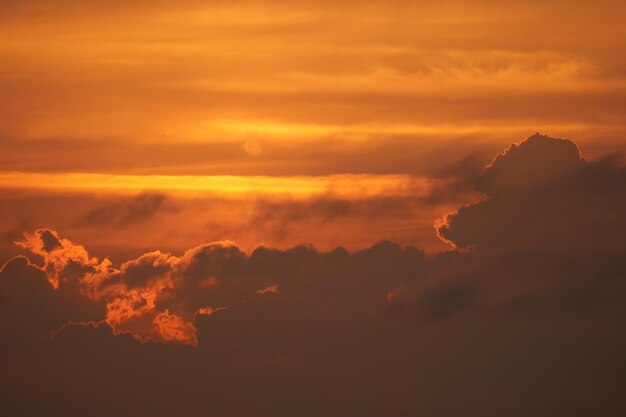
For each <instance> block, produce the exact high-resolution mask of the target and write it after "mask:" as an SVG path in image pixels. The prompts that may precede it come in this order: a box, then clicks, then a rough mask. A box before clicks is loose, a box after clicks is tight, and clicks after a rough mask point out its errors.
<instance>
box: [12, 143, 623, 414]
mask: <svg viewBox="0 0 626 417" xmlns="http://www.w3.org/2000/svg"><path fill="white" fill-rule="evenodd" d="M467 173H468V175H467V177H466V178H465V180H464V181H462V180H460V181H461V182H462V183H463V184H464V186H463V188H464V189H465V188H467V186H468V185H469V184H473V185H474V187H475V188H476V189H477V190H478V191H480V192H482V193H483V194H484V199H483V200H482V201H480V202H476V203H473V204H470V205H468V206H464V207H461V208H459V209H458V210H457V211H455V212H452V213H449V214H448V215H447V216H445V217H444V219H442V220H441V221H439V222H437V233H439V235H440V236H441V237H442V238H443V239H445V240H446V241H448V242H449V243H450V244H451V245H453V247H452V248H451V250H449V251H447V252H442V253H439V254H437V255H435V256H426V255H425V254H424V253H423V252H422V251H420V250H419V249H417V248H414V247H401V246H399V245H397V244H395V243H393V242H388V241H385V242H380V243H378V244H376V245H374V246H372V247H370V248H368V249H364V250H361V251H356V252H353V253H350V252H348V251H346V250H345V249H342V248H337V249H335V250H333V251H330V252H320V251H318V250H316V249H315V248H313V247H311V246H304V245H303V246H297V247H294V248H291V249H288V250H278V249H271V248H267V247H262V246H261V247H258V248H256V249H255V250H254V251H252V252H251V253H249V254H248V253H245V252H244V251H242V250H241V249H240V248H239V247H238V246H237V245H236V244H234V243H232V242H227V241H223V242H214V243H208V244H203V245H199V246H197V247H195V248H191V249H189V250H187V251H185V252H184V253H183V254H182V255H180V256H174V255H171V254H168V253H164V252H161V251H153V252H148V253H145V254H143V255H141V256H139V257H136V258H135V259H130V260H128V261H126V262H124V263H122V264H121V265H120V266H119V267H116V266H115V265H113V264H112V263H111V262H110V261H109V260H107V259H104V260H100V259H97V258H96V257H94V256H91V255H90V254H89V253H88V252H87V250H86V249H85V248H84V247H82V246H80V245H77V244H75V243H73V242H71V241H69V240H68V239H65V238H63V237H62V236H60V235H59V234H58V233H57V232H56V231H54V230H50V229H38V230H36V231H35V232H33V233H31V234H26V235H25V237H24V239H23V240H22V241H21V242H19V245H21V246H22V247H23V248H25V249H27V250H29V251H30V252H32V253H33V254H34V255H35V256H36V258H34V259H32V260H29V259H28V258H26V257H24V256H18V257H15V258H13V259H11V260H9V261H8V262H6V263H5V264H4V266H3V267H2V269H1V270H0V288H1V292H0V297H1V298H0V299H1V303H0V307H1V309H2V314H0V323H1V325H2V332H3V334H5V335H6V336H5V339H6V343H3V345H2V347H1V348H0V349H1V351H0V354H1V355H2V357H4V358H12V359H11V360H10V361H6V363H5V366H4V369H5V371H4V372H3V376H2V377H0V381H1V384H2V385H1V387H2V394H1V395H2V401H1V402H0V403H1V404H3V405H2V406H1V407H2V408H3V411H6V412H5V414H7V415H15V414H20V413H21V414H28V413H31V414H32V413H36V414H37V415H55V412H57V413H58V412H59V411H61V410H62V411H64V414H66V415H83V414H84V413H86V412H88V410H91V409H90V408H89V407H90V405H92V404H93V403H95V402H97V403H98V404H99V405H100V407H99V408H98V410H96V411H90V414H91V415H96V416H99V415H110V413H113V412H116V413H117V414H121V415H129V416H130V415H148V414H149V415H171V414H172V413H178V414H180V413H182V414H185V415H205V414H207V413H217V414H220V415H227V416H229V415H232V416H235V415H254V416H290V415H294V414H296V415H304V416H309V415H310V416H314V415H333V416H335V415H336V416H346V415H348V416H350V415H358V416H367V415H371V416H374V415H394V416H404V415H406V416H408V415H418V414H424V415H431V416H457V415H467V416H473V415H476V416H481V417H484V416H494V417H495V416H502V415H520V416H522V415H533V416H546V417H547V416H554V415H568V416H581V417H582V416H587V415H590V414H598V415H603V416H618V415H622V414H623V412H624V411H626V400H625V399H624V397H623V395H622V394H623V389H624V388H625V387H626V379H625V377H624V375H626V363H625V362H624V361H623V359H622V356H623V351H624V349H625V348H626V336H625V335H624V332H623V322H624V319H625V318H626V309H625V308H624V301H625V300H626V287H625V285H624V278H625V277H626V264H625V263H624V256H625V255H626V251H625V249H624V244H623V242H622V240H623V236H625V235H626V221H625V220H626V218H625V213H626V170H625V169H624V167H622V166H620V165H618V164H616V163H615V162H614V161H612V160H610V159H606V160H600V161H591V162H589V161H586V160H584V159H583V158H582V157H581V155H580V153H579V151H578V148H577V147H576V145H575V144H574V143H572V142H571V141H567V140H561V139H554V138H550V137H547V136H541V135H534V136H531V137H530V138H528V139H527V140H526V141H524V142H521V143H520V144H516V145H512V146H511V147H510V148H509V149H508V150H506V151H505V152H504V153H502V154H500V155H498V156H497V157H496V158H495V159H494V160H493V162H492V163H491V164H490V165H488V166H487V167H486V168H485V170H484V172H482V173H477V172H476V171H475V170H473V169H471V170H468V171H467ZM333 207H334V206H333ZM333 207H330V208H329V210H331V211H332V210H334V209H335V208H333ZM339 208H340V209H341V206H339ZM137 341H139V342H143V343H137ZM145 342H158V343H145ZM181 345H189V346H194V347H182V346H181ZM76 381H80V382H79V383H77V382H76ZM26 398H29V400H28V401H27V400H26ZM52 398H54V399H55V401H54V403H55V406H56V407H58V409H54V408H46V405H47V404H49V402H50V399H52ZM530 399H532V400H530ZM120 410H122V411H121V412H120Z"/></svg>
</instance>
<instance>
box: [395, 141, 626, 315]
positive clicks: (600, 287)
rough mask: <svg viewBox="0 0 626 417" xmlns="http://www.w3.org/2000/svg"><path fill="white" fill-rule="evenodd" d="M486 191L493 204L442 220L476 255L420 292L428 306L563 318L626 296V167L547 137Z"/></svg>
mask: <svg viewBox="0 0 626 417" xmlns="http://www.w3.org/2000/svg"><path fill="white" fill-rule="evenodd" d="M476 187H477V188H478V189H479V190H481V191H482V192H483V193H485V195H486V198H485V200H483V201H480V202H477V203H474V204H470V205H468V206H464V207H461V208H460V209H458V210H457V211H455V212H452V213H449V214H447V215H446V216H445V217H444V218H443V219H441V220H439V221H438V222H436V228H437V233H438V234H439V236H440V237H441V238H442V239H443V240H444V241H446V242H448V243H450V245H452V246H453V247H454V248H460V249H461V250H462V251H466V255H465V256H464V257H463V258H462V259H463V261H462V262H461V264H460V265H459V264H456V265H452V264H448V265H443V266H442V267H440V268H438V269H437V270H436V272H435V273H433V274H432V275H431V276H429V277H428V278H427V279H425V280H423V281H421V282H419V283H417V284H415V285H414V286H413V287H412V290H411V291H409V292H412V295H411V296H410V297H416V298H417V300H419V301H418V305H419V308H421V309H422V310H425V311H430V312H433V313H436V312H445V313H446V314H448V313H454V312H460V311H464V310H474V311H476V310H481V309H483V310H484V309H487V310H489V309H496V310H498V311H501V312H509V313H510V312H540V313H549V312H553V313H555V312H563V311H581V310H585V309H590V308H595V307H598V306H601V305H603V304H606V303H615V302H619V297H621V296H624V295H625V294H623V290H621V289H620V288H621V285H622V284H621V282H622V280H623V276H624V272H625V271H626V270H625V268H624V266H623V265H622V262H620V259H621V258H623V255H624V250H623V242H622V239H623V236H624V235H625V233H626V224H625V222H624V213H626V170H625V169H624V167H620V166H618V165H615V164H614V163H613V162H612V161H611V160H607V159H605V160H599V161H591V162H588V161H586V160H584V159H583V158H582V157H581V156H580V153H579V150H578V148H577V147H576V145H575V144H574V143H573V142H571V141H568V140H563V139H554V138H550V137H548V136H542V135H539V134H537V135H533V136H531V137H529V138H528V139H526V140H525V141H523V142H521V143H519V144H514V145H512V146H511V147H510V148H509V149H507V150H506V151H505V152H503V153H502V154H499V155H498V156H497V157H496V158H495V159H494V160H493V162H492V163H491V164H489V165H488V166H487V167H486V168H485V171H484V174H483V175H482V176H481V177H480V178H478V179H477V182H476ZM618 294H619V295H618ZM410 297H409V298H410ZM397 298H398V297H396V299H397Z"/></svg>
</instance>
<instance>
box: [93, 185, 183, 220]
mask: <svg viewBox="0 0 626 417" xmlns="http://www.w3.org/2000/svg"><path fill="white" fill-rule="evenodd" d="M167 203H168V200H167V196H166V195H165V194H161V193H153V192H143V193H140V194H137V195H136V196H133V197H132V198H130V199H128V200H124V201H118V202H114V203H111V204H108V205H105V206H101V207H96V208H94V209H91V210H90V211H89V212H87V213H86V214H85V216H84V218H83V220H84V222H85V223H87V224H89V225H99V226H102V225H111V226H127V225H129V224H132V223H137V222H143V221H146V220H148V219H150V218H152V217H154V216H155V215H156V214H157V213H158V212H159V211H163V210H167V209H168V208H169V209H170V210H171V209H173V207H168V205H167Z"/></svg>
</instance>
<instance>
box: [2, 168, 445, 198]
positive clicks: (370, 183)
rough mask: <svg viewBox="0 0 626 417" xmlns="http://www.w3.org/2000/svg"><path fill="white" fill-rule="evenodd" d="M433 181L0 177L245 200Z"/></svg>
mask: <svg viewBox="0 0 626 417" xmlns="http://www.w3.org/2000/svg"><path fill="white" fill-rule="evenodd" d="M432 182H433V181H432V180H428V179H415V178H413V177H411V176H408V175H366V174H361V175H359V174H343V175H339V174H338V175H329V176H315V177H307V176H297V177H268V176H249V177H244V176H232V175H214V176H199V175H197V176H193V175H111V174H83V173H75V174H39V173H16V172H8V173H7V172H5V173H2V172H0V188H35V189H45V190H74V191H114V192H116V193H118V192H120V193H136V192H138V191H146V190H156V191H172V192H206V193H218V194H245V195H266V194H267V195H273V194H277V195H282V196H287V195H293V196H311V195H325V194H328V193H332V194H333V195H337V196H346V197H350V196H352V197H367V196H377V195H413V196H417V195H419V194H420V193H424V192H426V191H428V189H429V187H430V186H431V184H432Z"/></svg>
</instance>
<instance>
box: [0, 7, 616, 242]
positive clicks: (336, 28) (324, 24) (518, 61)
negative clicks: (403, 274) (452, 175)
mask: <svg viewBox="0 0 626 417" xmlns="http://www.w3.org/2000/svg"><path fill="white" fill-rule="evenodd" d="M624 17H625V16H624V11H623V7H620V2H617V1H616V2H602V3H601V4H598V3H593V4H591V3H589V4H574V3H572V4H571V5H569V3H568V5H567V6H564V4H563V3H562V2H550V1H548V2H546V1H536V2H535V1H513V2H506V3H502V2H496V1H477V2H471V4H470V3H467V2H454V1H452V2H447V1H443V2H442V1H425V2H404V1H392V2H384V4H382V3H380V2H368V1H365V2H363V1H359V2H353V1H340V2H309V1H301V2H283V1H273V2H263V1H249V2H236V4H233V3H232V2H221V1H216V2H199V1H198V2H196V1H179V2H132V5H131V4H128V3H127V2H121V1H119V2H118V1H113V2H111V1H107V2H104V1H95V2H79V1H38V2H26V3H25V2H18V1H15V2H12V1H6V2H2V5H1V6H0V61H1V62H2V63H3V64H2V68H1V71H0V94H1V96H2V99H3V105H2V109H1V110H0V171H2V172H0V185H1V186H2V187H9V188H10V189H15V188H20V189H29V188H34V189H47V190H48V191H51V192H63V191H67V192H69V191H72V192H77V190H78V192H81V193H92V194H97V193H100V192H101V191H102V189H103V188H106V189H108V191H113V192H116V190H117V191H118V192H119V193H120V194H127V193H128V190H129V189H130V190H134V191H136V192H140V191H142V190H144V189H145V190H153V191H154V190H156V191H167V192H172V191H176V190H179V191H180V190H188V189H193V190H196V191H198V190H200V191H204V192H211V193H213V194H214V195H215V193H217V194H219V195H220V196H221V197H224V196H225V195H232V193H233V192H234V193H241V192H246V190H249V191H254V193H253V194H254V195H255V196H256V195H259V194H261V195H267V194H271V195H274V197H276V198H278V197H279V196H280V194H281V193H283V194H284V196H285V198H286V197H287V196H290V197H293V196H294V195H296V196H297V198H300V199H304V200H306V201H310V200H311V199H316V198H318V197H319V196H324V195H334V196H335V197H336V195H335V194H336V192H337V180H336V178H344V179H345V178H350V179H349V180H346V181H348V182H346V181H344V180H341V181H343V182H342V184H343V185H341V186H340V187H343V188H344V191H345V190H349V191H350V192H349V194H350V196H346V195H344V196H343V197H345V198H348V199H358V198H365V197H372V196H373V195H374V194H377V193H383V194H385V195H387V196H389V195H391V194H394V193H396V192H397V196H404V195H406V192H405V191H406V187H405V183H406V181H407V178H409V180H410V181H413V182H417V183H420V184H430V183H432V181H438V180H440V179H442V177H445V176H446V175H447V174H445V173H446V172H449V171H450V169H451V167H454V166H457V165H458V164H459V163H462V161H464V160H466V158H474V160H475V161H477V162H476V164H478V165H479V164H480V163H485V162H488V160H489V159H490V158H491V156H492V155H493V154H494V153H495V152H497V151H500V150H502V149H503V148H504V147H505V146H507V145H508V144H509V143H511V142H513V141H519V140H522V139H523V138H525V137H527V136H528V135H530V134H532V133H534V132H536V131H539V132H544V133H547V134H550V135H552V136H556V137H567V138H570V139H573V140H575V141H576V143H577V144H578V145H579V146H580V147H581V149H582V150H583V152H584V153H585V155H586V156H590V157H593V156H596V155H601V154H605V153H607V152H614V151H622V150H624V145H625V143H624V141H623V139H621V138H623V137H624V136H623V135H624V133H625V130H626V118H625V117H624V109H625V107H626V101H625V99H624V97H626V95H625V94H624V93H625V89H626V82H625V74H626V72H625V71H624V69H625V68H626V67H625V64H626V62H625V58H624V56H625V55H624V54H623V53H621V52H622V51H623V50H624V47H625V46H626V45H625V43H626V29H625V28H624V25H623V21H624ZM95 174H97V175H95ZM345 174H348V175H347V176H345ZM354 174H359V175H364V176H361V177H358V176H357V177H351V175H354ZM398 174H399V175H398ZM109 175H115V176H109ZM338 175H339V177H337V176H338ZM214 176H217V177H214ZM277 177H281V178H282V179H277ZM224 178H228V179H227V180H224ZM259 178H263V179H262V180H259ZM444 179H445V178H444ZM341 181H340V182H341ZM350 181H352V184H355V185H356V184H358V186H354V187H353V186H351V185H349V182H350ZM217 183H219V184H220V185H219V186H217V188H218V189H216V185H215V184H217ZM242 184H243V185H242ZM412 189H415V187H413V188H412ZM399 190H400V191H399ZM402 190H404V191H402ZM425 193H427V189H426V188H422V189H421V191H420V194H425ZM277 196H278V197H277ZM238 198H240V197H238ZM252 198H253V197H252V196H250V197H249V200H248V203H247V204H248V205H249V204H251V203H250V201H251V199H252ZM464 198H465V197H464V196H457V197H456V198H454V199H453V201H448V202H446V204H448V203H449V204H448V205H444V206H443V207H437V208H436V209H433V208H432V207H424V208H423V214H424V216H426V217H424V218H423V220H422V221H421V222H422V223H423V224H424V225H425V224H430V223H432V221H433V220H434V218H433V217H436V215H435V212H436V211H437V210H442V211H443V212H445V211H447V209H448V208H449V207H454V206H455V204H457V203H458V202H463V201H465V200H464ZM233 204H234V203H233ZM237 204H240V203H237ZM5 210H7V209H5ZM7 211H10V210H7ZM220 211H224V210H223V208H221V209H220ZM25 212H27V213H28V210H26V211H25ZM4 214H5V216H7V215H9V217H11V216H13V217H11V222H20V221H21V222H24V221H26V220H28V219H25V218H30V217H32V216H30V215H29V214H23V215H17V214H16V215H13V214H12V213H7V212H5V213H4ZM199 215H200V216H201V214H199ZM20 216H21V217H22V218H20ZM35 217H36V216H35ZM382 217H384V216H382ZM191 218H195V217H193V216H191V217H190V216H186V219H187V220H185V222H187V223H190V222H191V223H193V227H196V226H197V224H199V223H198V222H200V220H197V221H192V220H190V219H191ZM48 220H49V219H48ZM353 220H355V219H353ZM357 220H358V219H357ZM30 221H31V222H35V223H38V222H37V220H36V219H35V220H33V219H30ZM203 221H204V220H203ZM357 223H358V221H357ZM3 226H4V228H5V229H8V228H9V227H10V226H9V225H8V224H6V225H3ZM42 226H43V225H42ZM190 227H191V226H190ZM372 227H373V226H372ZM423 227H425V226H423ZM233 230H234V229H233ZM386 230H388V228H386ZM358 233H361V232H358ZM429 233H430V231H429ZM233 234H234V235H235V236H234V238H237V240H241V239H242V238H245V236H243V235H241V234H238V233H235V232H234V231H233ZM240 235H241V236H240ZM381 238H392V239H400V240H402V239H403V238H402V237H400V236H399V235H398V234H397V233H393V232H389V231H387V232H382V233H378V232H377V233H374V234H373V235H369V234H368V235H367V237H363V239H362V240H359V239H357V241H358V243H356V244H357V246H365V245H367V244H371V243H372V242H373V241H376V240H377V239H381ZM416 238H417V237H416V236H412V237H411V239H416ZM425 238H426V236H421V237H420V240H423V239H425ZM329 239H330V237H329V236H326V235H324V236H322V237H320V236H318V235H317V234H316V233H310V234H307V233H304V234H301V235H299V237H294V238H293V239H290V240H288V241H286V242H279V241H272V242H270V243H274V244H287V243H297V242H300V241H309V240H316V241H315V242H313V243H316V244H320V245H322V246H328V245H330V243H329V242H330V241H329ZM407 239H408V238H407ZM332 242H333V243H332V244H336V243H337V242H336V241H335V240H333V241H332ZM406 243H409V242H406ZM414 243H419V242H414ZM250 244H251V245H253V244H252V243H250ZM425 245H426V246H428V243H425Z"/></svg>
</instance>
